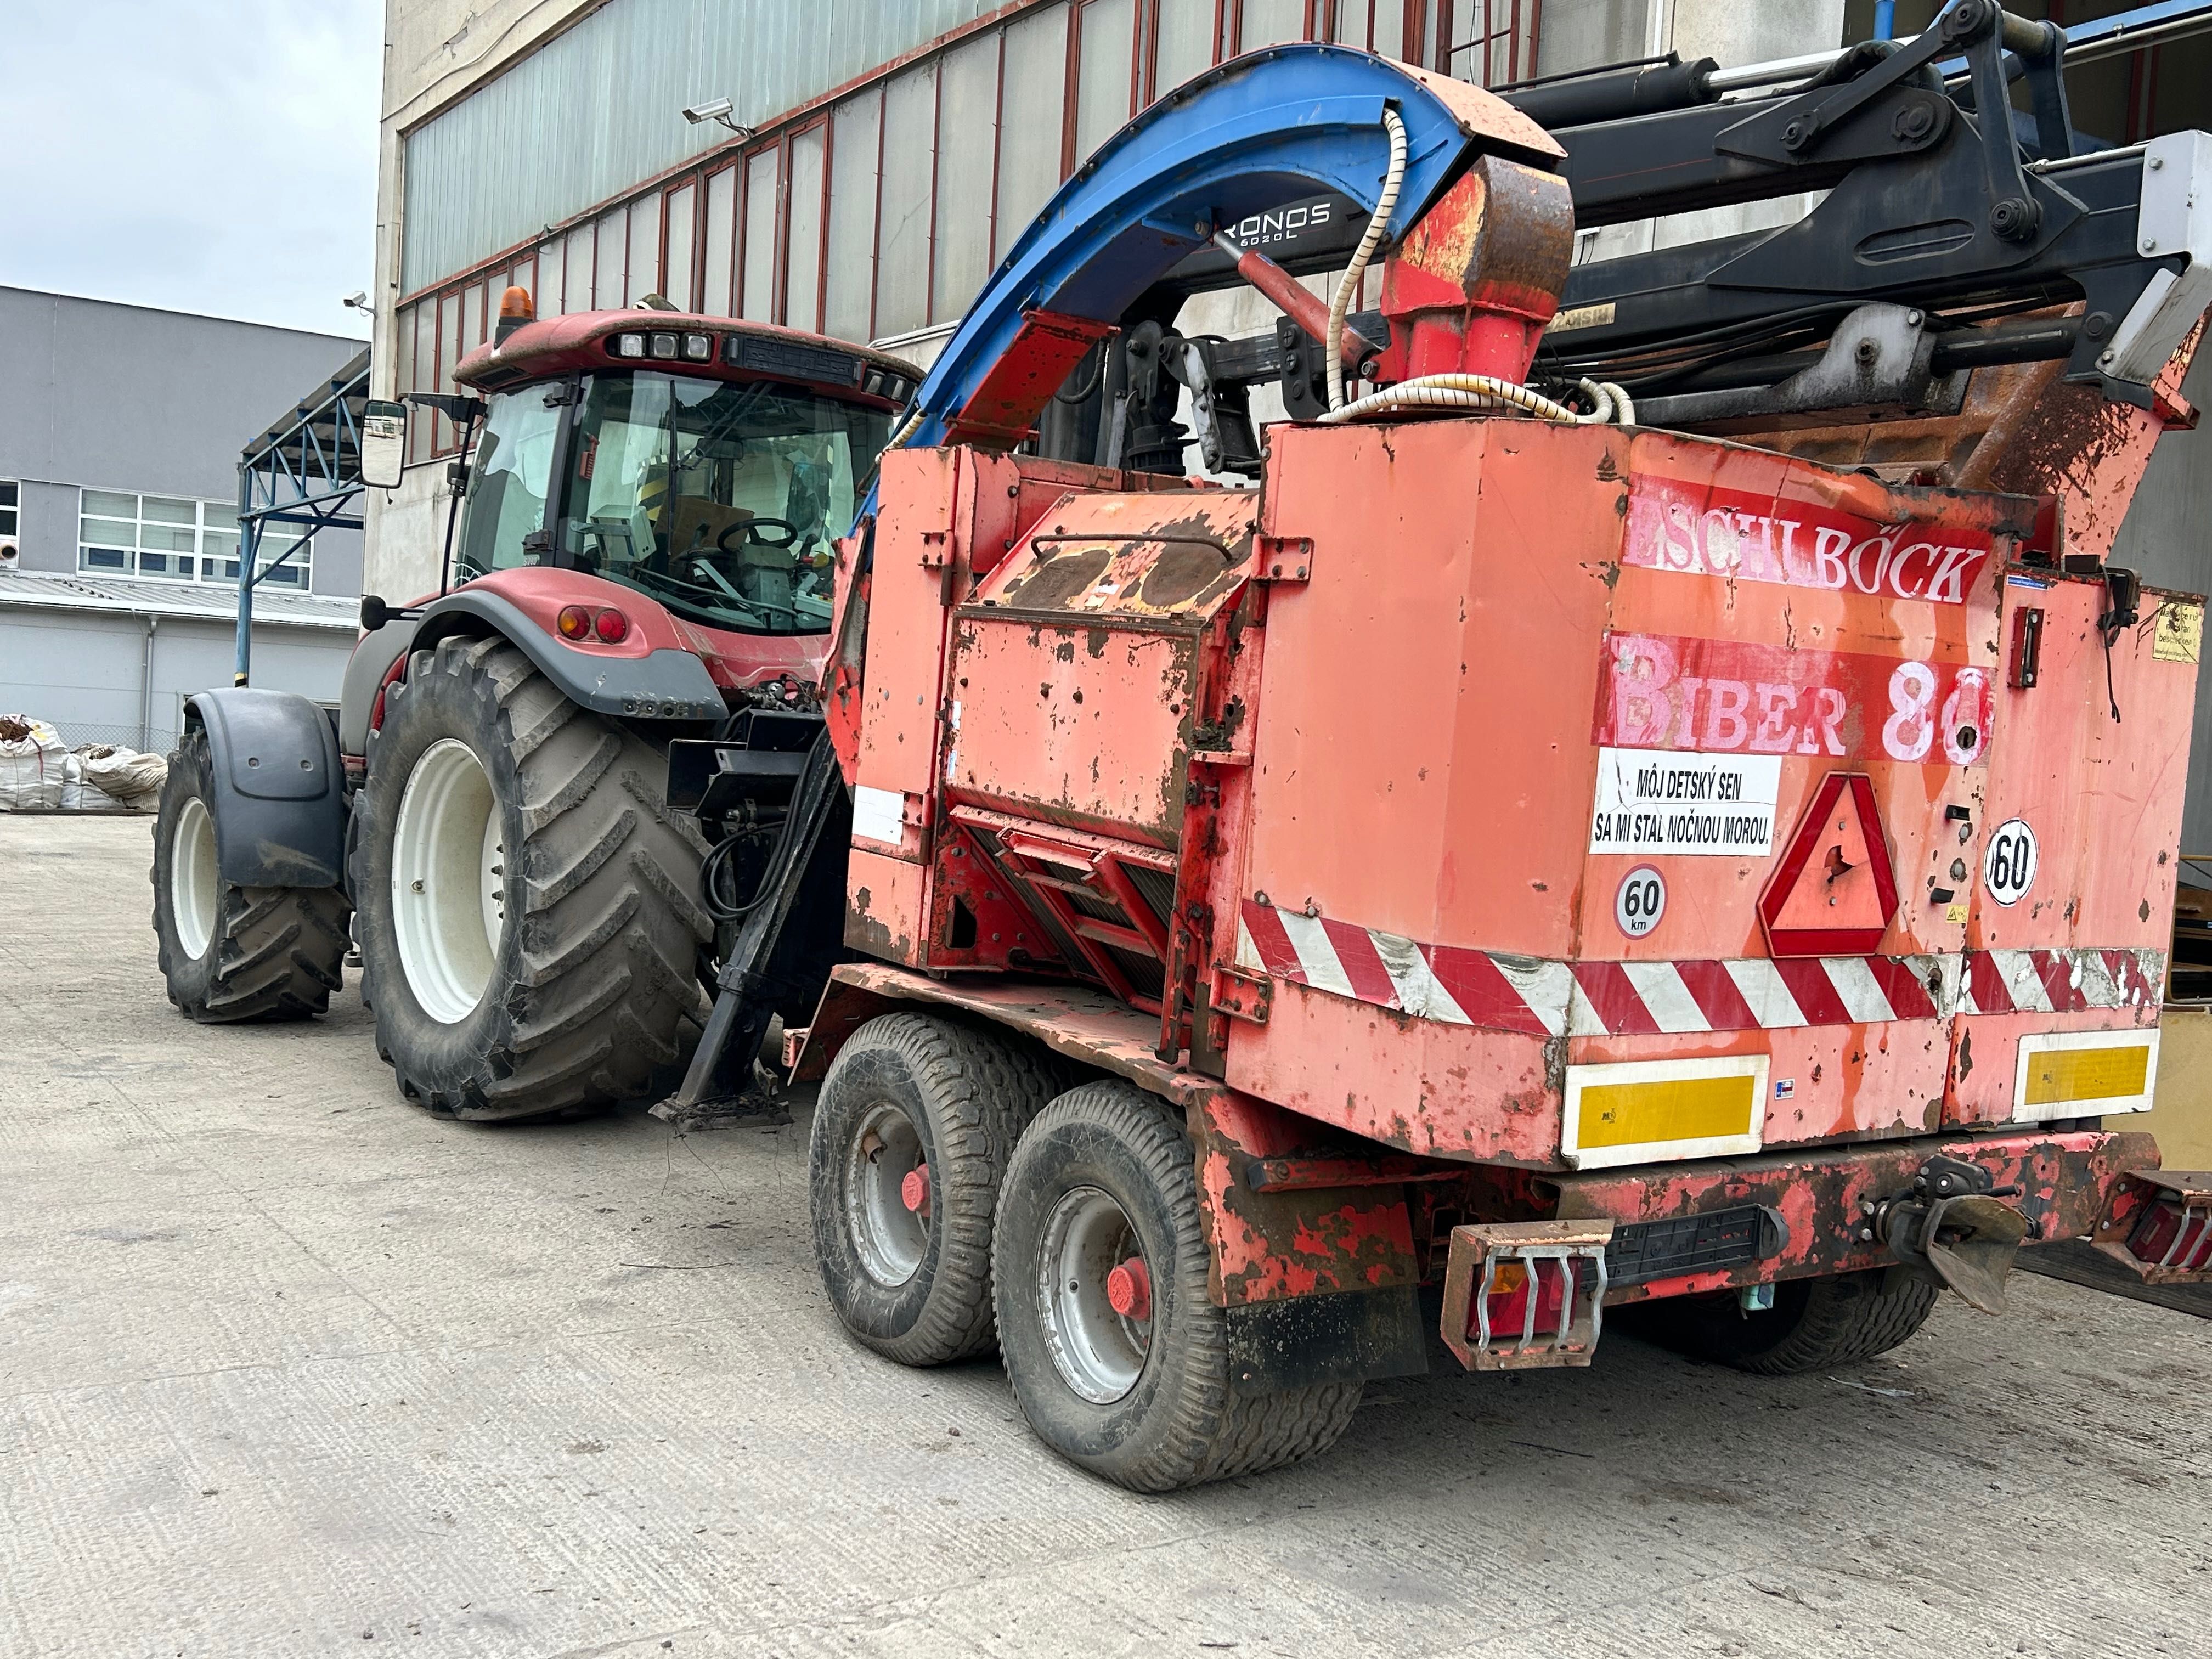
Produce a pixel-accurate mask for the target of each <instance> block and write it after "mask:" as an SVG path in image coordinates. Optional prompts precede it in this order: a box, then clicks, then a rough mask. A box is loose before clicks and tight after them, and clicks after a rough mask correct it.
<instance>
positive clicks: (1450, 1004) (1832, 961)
mask: <svg viewBox="0 0 2212 1659" xmlns="http://www.w3.org/2000/svg"><path fill="white" fill-rule="evenodd" d="M1237 965H1238V966H1240V967H1243V968H1247V969H1255V970H1257V971H1259V972H1261V973H1265V974H1267V975H1272V976H1273V977H1274V978H1277V979H1286V980H1290V981H1294V982H1295V983H1297V984H1300V985H1310V986H1311V987H1314V988H1315V989H1316V990H1320V991H1328V992H1331V993H1333V994H1335V995H1337V996H1340V997H1349V998H1351V999H1352V1000H1355V1001H1358V1002H1365V1003H1371V1004H1373V1005H1374V1006H1376V1007H1380V1008H1395V1009H1396V1010H1398V1011H1400V1012H1403V1013H1407V1014H1411V1015H1413V1016H1414V1017H1415V1018H1420V1019H1433V1020H1437V1021H1439V1022H1441V1023H1443V1024H1448V1025H1480V1026H1483V1027H1486V1028H1487V1029H1490V1030H1501V1031H1521V1032H1525V1033H1527V1034H1528V1036H1662V1035H1676V1034H1681V1033H1686V1032H1699V1031H1747V1030H1784V1029H1787V1028H1790V1027H1795V1026H1807V1025H1850V1024H1880V1023H1882V1022H1885V1021H1888V1020H1900V1019H1945V1018H1949V1017H1950V1016H1951V1015H1952V1014H1954V1013H1967V1014H2009V1013H2078V1012H2086V1011H2088V1010H2093V1009H2134V1008H2154V1007H2156V1006H2158V1002H2159V999H2160V987H2162V986H2163V984H2164V982H2165V977H2166V953H2165V952H2164V951H2159V950H2151V949H2143V950H2133V949H2130V950H2096V949H2064V950H2055V951H1967V952H1966V953H1964V954H1963V955H1962V954H1957V953H1952V954H1933V953H1931V954H1924V955H1919V956H1905V957H1741V958H1737V959H1734V960H1729V961H1711V960H1706V961H1686V962H1554V961H1548V960H1546V959H1544V958H1542V957H1518V956H1507V955H1504V954H1501V953H1498V952H1496V951H1474V950H1469V949H1468V948H1466V947H1464V946H1462V945H1423V944H1421V943H1419V941H1418V940H1415V939H1407V938H1404V937H1402V936H1401V935H1399V934H1396V933H1383V932H1381V931H1379V930H1377V929H1376V928H1372V927H1357V926H1355V925H1353V924H1352V923H1350V922H1344V921H1334V920H1330V919H1328V918H1325V917H1322V916H1314V915H1304V914H1302V913H1301V912H1298V911H1295V910H1282V909H1278V908H1276V907H1275V906H1273V905H1271V904H1261V903H1259V902H1255V901H1253V900H1249V899H1248V900H1246V901H1245V902H1244V906H1243V914H1242V915H1241V917H1240V919H1239V922H1238V926H1237Z"/></svg>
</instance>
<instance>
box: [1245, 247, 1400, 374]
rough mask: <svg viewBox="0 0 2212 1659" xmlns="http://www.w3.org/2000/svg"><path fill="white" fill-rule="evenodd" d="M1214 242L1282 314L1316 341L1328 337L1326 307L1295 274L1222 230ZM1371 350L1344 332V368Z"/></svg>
mask: <svg viewBox="0 0 2212 1659" xmlns="http://www.w3.org/2000/svg"><path fill="white" fill-rule="evenodd" d="M1213 245H1214V246H1216V247H1218V248H1219V249H1220V250H1221V251H1222V252H1224V253H1225V254H1227V255H1228V256H1229V257H1230V258H1232V259H1234V260H1236V261H1237V275H1238V276H1242V277H1243V279H1244V280H1245V281H1246V282H1248V283H1251V284H1252V286H1253V287H1254V288H1256V289H1259V290H1260V292H1261V293H1262V294H1264V295H1267V298H1268V299H1270V300H1272V301H1274V303H1275V304H1276V305H1277V306H1278V307H1280V308H1281V310H1282V312H1283V314H1284V315H1285V316H1286V317H1288V318H1289V319H1291V321H1292V322H1294V323H1296V324H1297V325H1298V326H1299V327H1300V328H1302V329H1304V331H1306V332H1307V333H1308V334H1310V335H1311V336H1312V337H1314V339H1315V340H1316V342H1322V341H1326V340H1327V339H1328V307H1327V306H1326V305H1324V304H1322V301H1320V299H1319V298H1317V297H1316V295H1313V294H1311V293H1310V292H1308V291H1307V290H1306V289H1304V288H1303V287H1301V286H1300V285H1299V283H1298V279H1297V277H1295V276H1291V273H1290V272H1289V271H1287V270H1284V269H1283V268H1282V266H1280V265H1279V264H1276V263H1275V262H1274V261H1273V259H1270V258H1268V257H1267V255H1266V254H1264V253H1262V252H1259V250H1257V249H1256V248H1248V247H1246V246H1244V245H1243V243H1241V242H1239V241H1238V240H1237V239H1236V238H1235V237H1233V236H1231V234H1229V233H1228V232H1227V231H1225V230H1217V231H1215V232H1214V233H1213ZM1374 350H1375V348H1374V347H1373V346H1372V345H1370V343H1368V342H1367V341H1365V340H1364V339H1362V338H1361V337H1359V336H1358V335H1356V334H1353V333H1352V332H1350V331H1346V334H1345V337H1344V347H1343V352H1344V361H1345V364H1346V367H1347V368H1358V367H1359V365H1360V364H1361V363H1362V362H1364V361H1365V360H1366V359H1367V358H1368V357H1369V356H1372V355H1373V353H1374Z"/></svg>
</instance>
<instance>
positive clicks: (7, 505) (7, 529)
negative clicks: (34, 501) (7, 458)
mask: <svg viewBox="0 0 2212 1659" xmlns="http://www.w3.org/2000/svg"><path fill="white" fill-rule="evenodd" d="M22 504H23V486H22V485H21V484H19V483H9V482H8V481H7V480H5V479H0V536H4V537H6V538H8V539H9V540H10V541H13V540H14V539H15V534H16V530H17V526H19V525H20V524H21V522H22V520H21V518H20V517H19V516H18V514H19V513H20V512H21V507H22Z"/></svg>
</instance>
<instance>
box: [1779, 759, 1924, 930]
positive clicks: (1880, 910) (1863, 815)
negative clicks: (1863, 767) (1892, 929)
mask: <svg viewBox="0 0 2212 1659" xmlns="http://www.w3.org/2000/svg"><path fill="white" fill-rule="evenodd" d="M1896 914H1897V876H1896V872H1894V871H1893V869H1892V867H1891V865H1890V860H1889V842H1888V839H1887V837H1886V836H1884V835H1883V834H1882V832H1881V819H1880V818H1879V817H1877V816H1876V815H1875V801H1874V783H1873V781H1872V780H1870V779H1869V778H1868V777H1867V776H1866V775H1865V774H1863V773H1859V772H1831V773H1829V774H1828V775H1827V777H1826V779H1825V780H1824V781H1822V783H1821V785H1820V790H1819V792H1818V793H1815V794H1814V797H1813V804H1812V805H1810V806H1808V807H1807V808H1806V809H1805V816H1804V817H1802V819H1800V820H1799V821H1798V825H1797V831H1796V834H1795V835H1793V836H1790V845H1789V848H1788V849H1787V850H1786V851H1785V852H1784V854H1783V855H1782V862H1781V863H1780V864H1779V865H1778V866H1777V867H1776V869H1775V872H1774V877H1773V879H1771V881H1769V882H1768V883H1767V884H1766V890H1765V892H1764V893H1762V894H1760V895H1759V921H1761V922H1762V923H1763V924H1764V925H1765V928H1766V947H1767V949H1768V950H1769V951H1771V952H1773V954H1774V955H1776V956H1778V957H1838V956H1857V955H1862V954H1864V953H1866V952H1869V951H1874V950H1875V949H1876V948H1878V947H1879V946H1880V945H1881V936H1882V934H1883V933H1886V932H1887V931H1888V928H1889V923H1890V918H1891V917H1893V916H1894V915H1896Z"/></svg>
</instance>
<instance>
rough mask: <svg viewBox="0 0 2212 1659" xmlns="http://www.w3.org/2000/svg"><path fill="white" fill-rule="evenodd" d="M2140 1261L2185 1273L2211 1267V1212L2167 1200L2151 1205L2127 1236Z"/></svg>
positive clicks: (2133, 1251) (2131, 1250)
mask: <svg viewBox="0 0 2212 1659" xmlns="http://www.w3.org/2000/svg"><path fill="white" fill-rule="evenodd" d="M2128 1249H2129V1250H2130V1252H2131V1253H2132V1254H2133V1255H2134V1256H2135V1258H2136V1261H2142V1262H2144V1263H2146V1264H2148V1266H2150V1267H2162V1268H2172V1269H2176V1270H2179V1271H2180V1272H2183V1273H2194V1272H2199V1271H2202V1270H2203V1269H2205V1268H2212V1216H2208V1215H2207V1214H2206V1213H2205V1212H2203V1211H2200V1210H2194V1209H2185V1208H2184V1207H2183V1206H2180V1205H2179V1204H2176V1203H2174V1202H2172V1200H2165V1201H2162V1202H2160V1203H2156V1204H2153V1205H2150V1206H2148V1207H2147V1208H2145V1210H2144V1211H2143V1214H2142V1220H2140V1221H2138V1222H2137V1223H2136V1226H2135V1231H2133V1232H2132V1233H2130V1234H2129V1236H2128Z"/></svg>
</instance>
